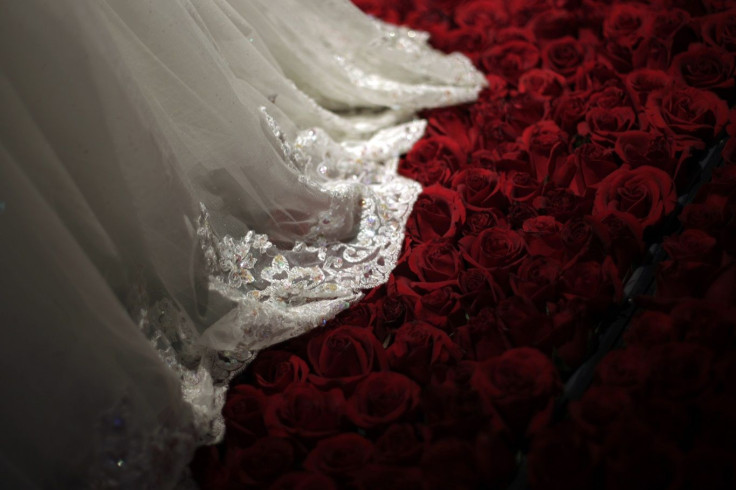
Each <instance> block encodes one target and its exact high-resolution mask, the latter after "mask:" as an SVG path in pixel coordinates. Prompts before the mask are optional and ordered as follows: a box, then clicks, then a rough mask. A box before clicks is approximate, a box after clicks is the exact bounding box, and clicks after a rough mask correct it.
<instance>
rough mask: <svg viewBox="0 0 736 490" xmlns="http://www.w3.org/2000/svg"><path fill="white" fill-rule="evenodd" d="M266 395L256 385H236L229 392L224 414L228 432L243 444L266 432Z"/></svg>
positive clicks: (223, 410)
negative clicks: (264, 412) (264, 417)
mask: <svg viewBox="0 0 736 490" xmlns="http://www.w3.org/2000/svg"><path fill="white" fill-rule="evenodd" d="M266 400H267V397H266V395H265V394H264V393H263V392H262V391H261V390H259V389H258V388H256V387H254V386H249V385H236V386H234V387H232V388H231V389H230V390H229V391H228V392H227V401H226V402H225V407H224V408H223V409H222V415H223V416H224V417H225V421H226V423H227V430H228V434H229V435H231V436H233V437H234V438H235V439H236V440H238V441H239V442H241V443H243V444H251V443H252V442H253V441H255V440H256V439H258V438H259V437H261V436H263V435H265V434H266V426H265V424H264V421H263V411H264V409H265V407H266V404H267V403H266Z"/></svg>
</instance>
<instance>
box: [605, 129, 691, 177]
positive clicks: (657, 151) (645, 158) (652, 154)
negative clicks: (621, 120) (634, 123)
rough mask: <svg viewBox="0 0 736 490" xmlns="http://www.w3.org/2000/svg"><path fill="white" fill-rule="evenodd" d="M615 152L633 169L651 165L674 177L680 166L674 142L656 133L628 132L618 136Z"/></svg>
mask: <svg viewBox="0 0 736 490" xmlns="http://www.w3.org/2000/svg"><path fill="white" fill-rule="evenodd" d="M615 151H616V154H617V155H618V156H619V158H621V160H622V161H623V162H624V163H625V164H628V165H629V166H630V167H632V168H636V167H641V166H644V165H649V166H650V167H656V168H658V169H661V170H664V171H665V172H667V173H668V174H669V175H674V174H675V169H676V168H677V166H678V165H679V159H678V157H677V152H676V151H675V148H674V146H673V145H672V140H671V139H670V138H667V137H666V136H664V135H662V134H660V133H657V132H654V131H626V132H623V133H620V134H618V136H617V138H616V146H615Z"/></svg>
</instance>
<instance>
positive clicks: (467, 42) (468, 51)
mask: <svg viewBox="0 0 736 490" xmlns="http://www.w3.org/2000/svg"><path fill="white" fill-rule="evenodd" d="M490 44H491V36H490V33H489V32H488V31H486V30H484V29H479V28H475V27H466V28H465V29H455V30H452V31H449V32H446V33H444V34H443V35H442V36H439V37H438V36H435V37H434V38H432V45H433V46H434V47H435V48H437V49H439V50H441V51H445V52H447V53H449V52H453V51H458V52H460V53H463V54H464V55H466V56H467V57H469V58H470V59H471V60H473V61H474V60H475V59H476V58H477V56H478V53H480V52H481V51H483V50H485V49H486V48H487V47H488V46H489V45H490Z"/></svg>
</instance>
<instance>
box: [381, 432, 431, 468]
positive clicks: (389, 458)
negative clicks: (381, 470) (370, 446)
mask: <svg viewBox="0 0 736 490" xmlns="http://www.w3.org/2000/svg"><path fill="white" fill-rule="evenodd" d="M375 448H376V450H375V453H374V459H375V461H377V462H379V463H385V464H392V465H396V464H401V465H404V464H412V463H415V462H416V461H417V460H418V459H419V456H420V455H421V454H422V443H421V442H420V441H419V439H418V438H417V434H416V430H415V429H414V427H413V426H411V425H409V424H394V425H391V426H389V427H388V428H386V430H384V431H383V433H382V434H381V435H380V436H379V437H378V439H377V440H376V446H375Z"/></svg>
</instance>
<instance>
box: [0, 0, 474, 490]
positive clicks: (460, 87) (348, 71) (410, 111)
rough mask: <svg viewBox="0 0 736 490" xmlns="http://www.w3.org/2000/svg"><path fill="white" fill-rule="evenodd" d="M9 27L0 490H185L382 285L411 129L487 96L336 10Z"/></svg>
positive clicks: (169, 7)
mask: <svg viewBox="0 0 736 490" xmlns="http://www.w3.org/2000/svg"><path fill="white" fill-rule="evenodd" d="M0 3H1V4H2V7H3V15H2V16H0V41H1V42H0V62H1V63H2V64H1V65H0V66H2V73H0V100H2V105H3V115H2V117H1V118H0V121H1V123H0V137H1V138H2V139H1V141H2V147H1V148H0V234H1V237H2V239H1V240H0V292H1V293H2V303H1V304H0V315H1V316H0V318H1V319H2V322H3V330H2V331H3V334H4V341H3V344H2V348H1V349H2V350H1V354H2V356H1V357H0V359H2V361H3V362H4V369H3V370H2V375H1V376H2V386H3V387H8V388H9V391H6V401H5V402H4V407H3V420H2V431H3V437H2V442H0V444H1V445H0V474H1V475H2V476H0V482H2V483H3V484H7V486H8V487H12V488H46V487H53V488H58V487H64V488H66V487H68V488H77V487H87V486H88V485H92V486H93V487H94V488H97V487H100V488H105V487H113V488H119V487H122V488H128V487H131V488H168V487H171V486H173V484H174V483H175V481H176V477H177V476H178V475H179V474H180V473H181V472H182V469H183V468H184V467H185V465H186V463H187V461H188V458H189V457H190V456H191V451H192V448H193V447H195V446H196V444H199V443H204V442H212V441H214V440H217V438H218V437H220V436H221V433H222V430H223V428H222V424H221V422H220V420H219V411H220V409H221V403H222V399H223V396H224V392H225V389H226V385H227V382H228V381H229V379H230V378H231V377H232V375H233V373H235V372H238V370H240V369H242V368H243V366H245V364H246V363H247V362H248V360H249V359H250V358H251V357H252V356H253V355H254V353H255V352H257V350H259V349H262V348H264V347H266V346H268V345H271V344H273V343H275V342H278V341H281V340H284V339H286V338H288V337H291V336H294V335H298V334H300V333H302V332H304V331H306V330H308V329H310V328H314V327H315V326H318V325H319V324H320V323H322V322H323V321H324V320H325V319H328V318H330V317H331V316H334V315H335V314H336V313H338V312H339V311H340V310H341V309H343V308H345V307H346V306H347V305H349V304H350V303H351V302H353V301H355V300H356V299H358V298H359V297H360V295H361V290H363V289H366V288H370V287H373V286H376V285H378V284H380V283H381V282H383V281H385V280H386V278H387V276H388V274H389V272H390V270H391V268H392V267H393V264H394V263H395V261H396V258H397V255H398V253H399V248H400V246H401V243H402V240H401V238H402V236H403V227H404V223H405V220H406V218H407V216H408V213H409V212H410V210H411V206H412V204H413V202H414V199H415V198H416V196H417V195H418V193H419V192H420V190H421V189H420V187H419V185H418V184H416V183H414V182H412V181H409V180H407V179H404V178H402V177H399V176H398V175H396V162H397V157H398V155H399V154H400V153H401V152H405V151H407V150H408V149H409V148H410V147H411V145H412V144H413V142H414V141H416V139H418V138H419V137H420V136H421V134H422V131H423V128H424V123H423V122H422V121H419V120H415V119H414V114H415V112H416V111H417V110H419V109H421V108H426V107H433V106H440V105H451V104H457V103H461V102H466V101H469V100H472V99H473V98H474V97H475V96H476V95H477V93H478V91H479V90H480V89H481V87H482V86H483V85H484V80H483V77H482V76H481V75H479V74H478V72H476V71H475V70H474V69H473V67H472V65H471V64H470V62H469V61H468V60H467V59H465V58H464V57H462V56H461V55H457V54H455V55H449V56H447V55H442V54H439V53H437V52H435V51H434V50H432V49H431V48H429V47H428V46H427V44H426V35H425V34H423V33H420V32H415V31H410V30H408V29H405V28H400V27H394V26H389V25H386V24H383V23H381V22H379V21H377V20H374V19H371V18H369V17H366V16H364V15H363V14H362V13H360V12H359V11H358V10H357V9H356V8H355V7H353V6H352V5H351V4H350V3H348V2H347V1H342V0H341V1H324V0H308V1H305V0H301V1H297V0H271V1H267V0H211V1H207V2H200V1H194V0H171V1H166V2H160V1H154V0H148V1H146V0H134V1H131V0H104V1H103V0H94V1H93V0H83V1H81V0H80V1H71V0H69V1H58V0H54V1H51V0H23V1H22V2H17V1H11V0H0ZM90 482H92V483H90ZM116 485H117V486H116ZM126 485H127V486H126Z"/></svg>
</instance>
